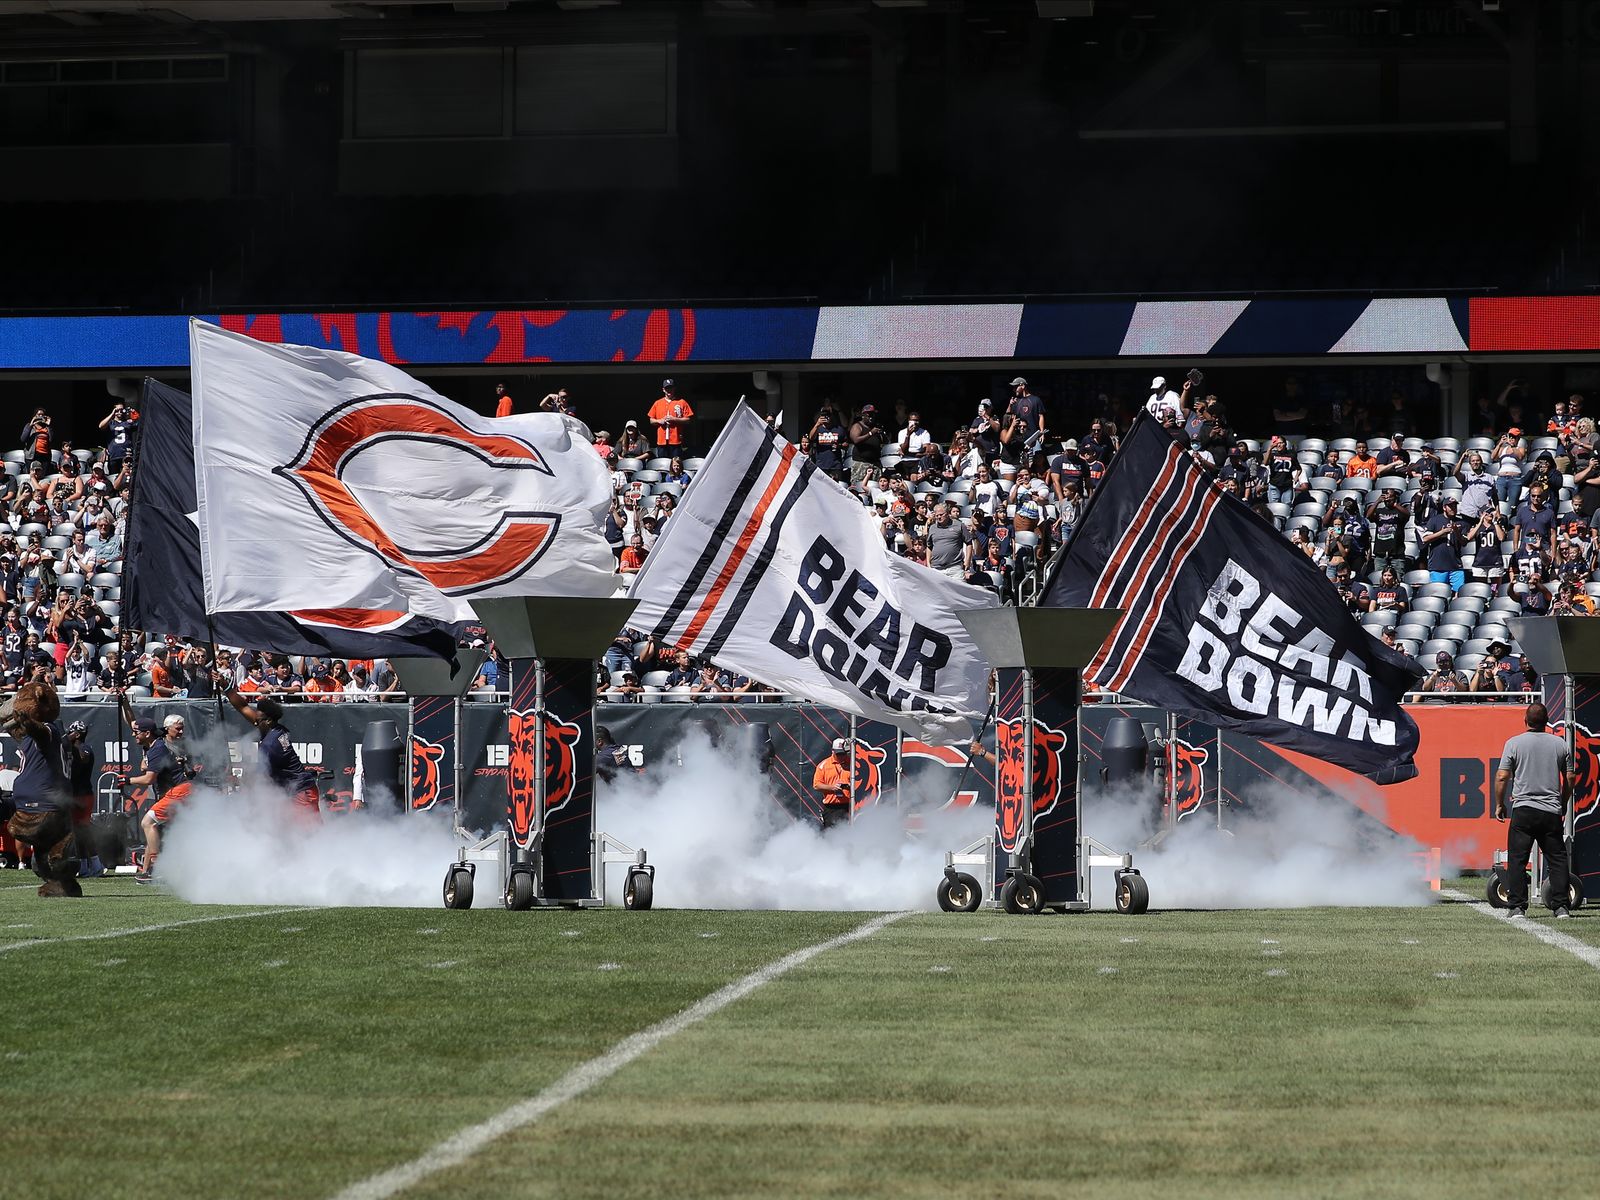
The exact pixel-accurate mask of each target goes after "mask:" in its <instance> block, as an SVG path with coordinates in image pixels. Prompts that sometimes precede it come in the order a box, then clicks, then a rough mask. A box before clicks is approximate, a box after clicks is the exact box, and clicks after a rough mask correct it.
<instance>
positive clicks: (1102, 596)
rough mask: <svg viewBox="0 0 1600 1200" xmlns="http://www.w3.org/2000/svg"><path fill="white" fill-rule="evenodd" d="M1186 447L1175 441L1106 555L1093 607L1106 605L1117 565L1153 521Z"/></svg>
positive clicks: (1095, 590)
mask: <svg viewBox="0 0 1600 1200" xmlns="http://www.w3.org/2000/svg"><path fill="white" fill-rule="evenodd" d="M1182 457H1183V451H1181V450H1179V449H1178V447H1177V444H1176V443H1174V444H1173V445H1172V447H1171V448H1170V449H1169V450H1168V451H1167V461H1166V464H1165V465H1164V466H1163V467H1162V468H1161V471H1160V473H1159V474H1157V475H1156V481H1155V483H1153V484H1152V485H1151V486H1150V491H1149V493H1148V494H1147V495H1146V496H1145V498H1144V503H1143V504H1141V505H1140V506H1139V511H1138V512H1136V513H1134V514H1133V520H1132V521H1129V522H1128V528H1127V529H1126V530H1124V531H1123V534H1122V536H1121V537H1120V538H1118V539H1117V544H1116V546H1115V547H1113V549H1112V551H1111V553H1110V554H1109V555H1107V556H1106V565H1105V569H1104V570H1103V571H1101V572H1100V578H1099V579H1098V580H1096V581H1095V587H1094V595H1093V596H1091V597H1090V598H1089V607H1090V608H1104V607H1105V603H1106V593H1107V592H1109V591H1110V590H1111V581H1112V580H1113V579H1115V578H1116V575H1117V568H1118V567H1120V566H1121V565H1122V560H1123V557H1124V555H1125V552H1126V550H1127V549H1128V548H1129V547H1130V546H1131V544H1132V543H1133V542H1136V541H1138V540H1139V538H1140V537H1141V536H1143V534H1144V527H1145V526H1146V525H1147V524H1148V523H1149V521H1150V516H1151V514H1152V513H1153V512H1154V511H1155V506H1156V502H1157V501H1158V500H1159V499H1160V498H1161V493H1162V492H1164V491H1166V490H1167V485H1168V484H1170V483H1171V482H1172V475H1173V472H1174V471H1175V470H1176V469H1177V466H1178V463H1179V461H1180V460H1181V459H1182Z"/></svg>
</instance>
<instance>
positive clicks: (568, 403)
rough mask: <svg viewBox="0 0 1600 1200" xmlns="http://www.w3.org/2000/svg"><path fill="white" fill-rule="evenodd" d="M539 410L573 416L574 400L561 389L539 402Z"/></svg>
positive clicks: (564, 389)
mask: <svg viewBox="0 0 1600 1200" xmlns="http://www.w3.org/2000/svg"><path fill="white" fill-rule="evenodd" d="M539 410H540V411H541V412H553V413H560V414H561V415H562V416H566V417H570V416H572V400H571V398H570V397H569V396H568V395H567V389H566V388H564V387H559V388H557V389H556V390H555V391H553V392H550V393H548V394H547V395H546V396H545V398H544V399H543V400H541V401H539ZM635 428H637V426H635Z"/></svg>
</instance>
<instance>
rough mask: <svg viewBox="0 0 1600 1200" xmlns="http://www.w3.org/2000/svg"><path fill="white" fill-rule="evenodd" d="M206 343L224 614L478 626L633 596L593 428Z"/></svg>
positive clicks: (212, 535) (201, 474)
mask: <svg viewBox="0 0 1600 1200" xmlns="http://www.w3.org/2000/svg"><path fill="white" fill-rule="evenodd" d="M189 345H190V359H191V367H192V371H193V377H194V418H193V439H194V454H195V464H196V472H195V486H196V491H197V499H198V506H197V509H198V514H199V524H200V545H201V562H202V565H203V568H204V578H205V601H206V607H207V609H208V610H209V611H211V612H230V611H260V610H263V609H302V608H319V609H330V608H332V609H336V608H349V609H368V610H370V609H389V610H398V611H401V612H407V613H412V614H417V615H422V616H428V617H433V618H437V619H439V620H444V621H465V620H470V619H471V618H472V610H471V605H470V601H471V600H473V599H476V598H479V597H486V596H531V595H558V596H572V595H588V596H603V595H609V594H611V593H612V592H613V591H615V590H616V584H617V580H616V575H615V572H614V567H615V563H614V560H613V559H612V557H611V552H610V549H609V548H608V547H607V546H606V542H605V535H604V523H605V517H606V512H607V509H608V507H609V504H610V498H611V484H610V477H609V475H608V473H607V471H606V467H605V464H604V462H602V460H601V458H600V456H599V455H598V454H596V453H595V451H594V448H593V446H592V445H591V444H590V440H589V431H588V430H587V429H586V428H585V427H584V426H583V425H582V424H580V423H579V422H577V421H575V420H573V419H572V418H570V417H565V416H562V415H560V414H557V413H534V414H529V415H526V416H513V417H504V418H499V419H495V418H491V417H484V416H480V415H479V414H477V413H475V412H473V411H472V410H471V409H468V408H465V407H463V406H461V405H459V404H455V403H453V402H451V401H449V400H447V399H445V398H444V397H443V396H440V395H438V394H437V393H435V392H433V391H432V390H431V389H429V388H427V387H426V386H424V385H423V384H421V383H419V382H417V381H416V380H414V379H412V378H411V377H410V376H408V375H406V374H405V373H404V372H403V371H400V370H398V369H397V368H395V367H392V366H389V365H388V364H386V363H381V362H374V361H372V360H370V359H364V358H359V357H357V356H355V355H353V354H344V353H341V352H339V351H334V350H322V349H316V348H312V347H306V346H275V345H268V344H266V343H263V342H258V341H256V340H254V339H253V338H251V337H248V336H246V335H244V334H240V333H232V332H229V331H226V330H222V329H218V328H217V327H216V326H213V325H207V324H205V323H204V322H201V321H194V322H191V324H190V328H189Z"/></svg>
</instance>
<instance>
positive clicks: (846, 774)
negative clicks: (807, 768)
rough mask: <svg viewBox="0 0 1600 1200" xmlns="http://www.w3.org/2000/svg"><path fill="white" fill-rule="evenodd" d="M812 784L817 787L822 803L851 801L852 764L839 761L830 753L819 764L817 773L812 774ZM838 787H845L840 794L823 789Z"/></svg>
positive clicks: (830, 804)
mask: <svg viewBox="0 0 1600 1200" xmlns="http://www.w3.org/2000/svg"><path fill="white" fill-rule="evenodd" d="M811 786H812V787H814V788H816V789H817V794H818V796H820V797H821V799H822V803H823V804H824V805H827V806H829V807H832V806H834V805H838V804H849V803H850V764H849V763H847V762H843V763H842V762H839V761H838V760H837V759H836V758H834V757H833V755H831V754H830V755H828V757H827V758H825V759H823V760H822V761H821V762H819V763H818V764H817V769H816V771H815V773H814V774H813V775H812V776H811ZM828 787H836V788H842V789H844V794H843V795H840V796H834V795H830V794H828V793H825V792H824V791H823V790H822V789H823V788H828Z"/></svg>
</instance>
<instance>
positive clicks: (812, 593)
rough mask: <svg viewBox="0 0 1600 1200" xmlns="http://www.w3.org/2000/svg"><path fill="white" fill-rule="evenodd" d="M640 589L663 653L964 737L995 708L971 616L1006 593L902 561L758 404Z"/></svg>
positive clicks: (733, 431)
mask: <svg viewBox="0 0 1600 1200" xmlns="http://www.w3.org/2000/svg"><path fill="white" fill-rule="evenodd" d="M629 594H630V595H631V596H632V597H633V599H635V600H637V601H639V607H638V609H637V610H636V611H635V613H634V617H633V623H634V624H635V625H637V626H638V627H639V628H641V629H651V630H653V632H654V633H655V636H656V639H657V641H659V642H660V643H661V644H662V645H664V646H678V647H682V648H684V649H687V650H689V651H690V652H691V653H693V654H695V655H696V656H699V657H705V658H709V659H711V660H712V661H713V662H715V663H717V664H718V665H719V666H722V667H725V668H727V669H730V670H733V671H737V672H739V673H740V674H743V675H748V676H750V677H752V678H754V679H759V680H761V681H762V682H763V683H768V684H771V685H773V686H774V687H777V688H778V689H779V690H782V691H789V692H795V693H798V694H800V695H803V696H807V697H811V698H814V699H816V700H817V701H818V702H819V703H821V704H824V705H827V706H829V707H833V708H838V709H842V710H844V711H845V712H847V713H854V714H855V715H856V716H858V717H867V718H870V719H872V720H878V721H887V722H890V723H892V724H894V725H897V726H899V727H900V728H902V729H906V730H908V731H916V732H919V733H920V734H921V735H922V736H933V737H939V736H943V737H946V738H956V737H961V736H965V735H966V734H967V733H968V731H969V729H970V727H971V724H972V723H973V722H974V721H975V720H977V719H978V718H980V717H981V715H982V713H983V710H984V705H985V694H986V686H987V674H988V664H987V662H986V661H985V660H984V658H983V656H982V654H981V653H980V652H979V650H978V647H977V645H976V644H975V643H974V642H973V641H972V639H971V638H970V637H969V636H968V634H967V632H966V630H965V629H964V628H963V626H962V624H961V622H960V620H959V619H958V618H957V616H956V614H957V613H958V612H961V611H963V610H970V609H975V608H992V607H994V606H995V605H996V604H997V603H998V601H997V599H996V598H995V596H994V595H993V594H992V593H990V592H988V591H985V590H983V589H980V588H975V587H969V586H968V585H967V584H965V583H960V582H957V581H955V580H952V579H949V578H946V577H945V576H943V575H941V574H939V573H938V572H936V571H932V570H929V569H928V568H926V567H922V566H918V565H916V564H914V563H911V562H909V561H908V560H906V559H904V558H901V557H900V556H899V555H895V554H891V553H890V552H889V551H888V550H887V549H886V548H885V546H884V544H883V538H882V535H881V534H880V533H879V531H878V527H877V524H876V522H875V521H874V520H873V518H872V515H871V514H870V513H869V512H868V511H867V510H866V509H864V508H863V507H862V506H861V503H860V502H859V501H858V500H857V499H856V498H855V497H853V496H852V495H851V494H850V493H849V492H848V491H847V490H845V489H844V488H843V487H841V486H840V485H839V484H837V483H835V482H834V481H833V480H831V479H829V478H827V476H825V475H822V474H820V473H819V472H817V471H816V469H815V468H814V466H813V465H812V463H811V461H810V460H809V459H808V458H806V457H805V456H804V455H802V454H800V453H799V451H798V449H797V448H796V447H795V446H794V445H793V444H792V443H790V442H787V441H785V440H784V439H783V438H781V437H779V436H777V435H776V434H774V433H773V432H772V431H771V430H769V429H768V428H767V426H766V424H765V422H763V421H762V420H761V418H760V417H758V416H756V414H755V413H754V412H753V411H751V409H750V408H749V407H748V406H746V405H744V404H740V405H739V407H738V408H737V409H735V410H734V413H733V416H732V418H731V419H730V420H729V421H728V424H727V426H726V427H725V428H724V429H723V431H722V433H721V435H720V436H719V437H718V438H717V441H716V445H715V446H713V447H712V450H711V454H710V456H709V457H708V458H707V460H706V463H705V465H704V466H703V467H702V468H701V469H700V471H699V472H698V473H697V474H696V476H695V478H694V482H693V483H691V484H690V485H689V490H688V491H687V492H686V493H685V494H684V498H683V502H682V503H681V504H680V505H679V506H678V509H677V511H676V512H675V513H674V514H673V517H672V519H671V520H670V521H668V522H667V525H666V528H665V529H664V530H663V531H662V534H661V536H660V537H659V538H658V539H657V541H656V544H655V546H654V547H653V548H652V549H651V551H650V555H649V557H648V558H647V559H646V560H645V564H644V568H643V569H642V570H641V571H640V572H639V574H638V576H637V577H636V578H635V579H634V582H633V587H632V589H631V591H630V593H629Z"/></svg>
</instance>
